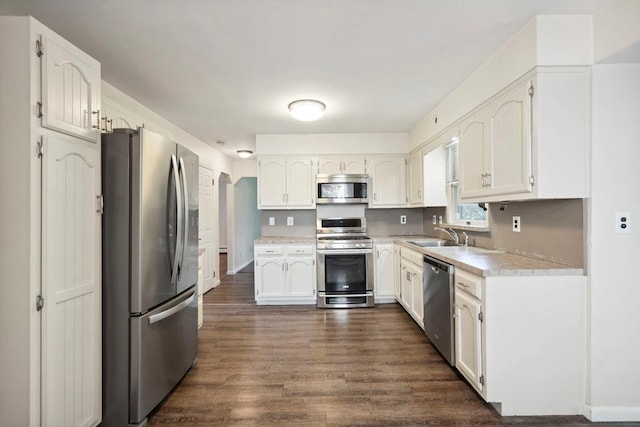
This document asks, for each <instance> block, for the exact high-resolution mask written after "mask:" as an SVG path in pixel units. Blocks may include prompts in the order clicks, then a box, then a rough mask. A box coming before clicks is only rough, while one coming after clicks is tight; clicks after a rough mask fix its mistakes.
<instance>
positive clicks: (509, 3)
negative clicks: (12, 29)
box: [0, 0, 608, 154]
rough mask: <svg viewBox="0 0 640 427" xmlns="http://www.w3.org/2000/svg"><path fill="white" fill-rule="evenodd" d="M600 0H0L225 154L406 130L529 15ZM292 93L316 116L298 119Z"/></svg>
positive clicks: (576, 9) (573, 9)
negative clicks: (288, 138)
mask: <svg viewBox="0 0 640 427" xmlns="http://www.w3.org/2000/svg"><path fill="white" fill-rule="evenodd" d="M607 1H608V0H561V1H558V0H321V1H320V0H184V1H176V0H0V14H5V15H8V14H30V15H33V16H34V17H35V18H36V19H38V20H40V21H41V22H42V23H44V24H45V25H47V26H48V27H50V28H52V29H53V30H54V31H56V32H57V33H59V34H60V35H62V36H63V37H65V38H67V39H68V40H70V41H71V42H72V43H74V44H75V45H77V46H78V47H80V48H81V49H82V50H84V51H85V52H87V53H89V54H90V55H91V56H93V57H94V58H96V59H97V60H98V61H100V62H101V63H102V78H103V79H104V80H105V81H107V82H108V83H110V84H111V85H113V86H115V87H116V88H118V89H120V90H121V91H123V92H124V93H126V94H128V95H129V96H131V97H133V98H134V99H136V100H137V101H139V102H141V103H142V104H144V105H146V106H147V107H149V108H150V109H152V110H154V111H155V112H156V113H158V114H160V115H161V116H163V117H165V118H167V119H168V120H170V121H171V122H173V123H174V124H175V125H177V126H179V127H181V128H182V129H184V130H186V131H187V132H189V133H191V134H192V135H194V136H196V137H198V138H200V139H202V140H203V141H205V142H207V143H209V144H211V145H212V146H214V147H216V148H217V149H221V150H222V151H224V152H226V153H229V154H230V153H233V152H235V150H236V149H238V148H249V149H254V147H255V135H256V134H261V133H334V132H338V133H348V132H406V131H408V130H409V129H410V128H411V127H412V126H413V125H414V124H415V123H416V122H417V121H418V120H420V119H421V118H422V117H423V116H425V115H426V113H428V112H429V111H430V110H431V109H432V108H433V107H434V105H436V104H437V103H438V102H439V101H440V100H441V99H442V98H443V97H444V96H446V95H447V94H448V93H449V92H450V91H451V90H452V89H454V88H455V87H456V86H457V85H458V84H459V83H460V82H461V81H462V80H463V79H464V78H465V77H466V76H467V75H469V74H470V73H471V72H472V71H473V70H474V69H475V68H476V67H477V66H478V65H479V64H481V63H482V62H483V61H484V60H485V59H486V58H487V57H488V56H489V55H490V54H491V53H492V52H493V51H495V50H496V49H497V48H498V47H499V46H500V45H501V44H503V43H504V42H505V41H506V40H507V39H509V37H511V36H512V35H513V34H514V33H515V32H516V31H517V30H518V29H519V28H521V27H522V26H523V25H524V24H525V23H526V22H527V21H528V20H529V19H531V18H532V17H533V16H534V15H537V14H567V13H570V14H583V13H591V12H592V11H593V10H595V9H597V8H598V7H599V6H601V5H603V4H605V3H606V2H607ZM299 98H315V99H319V100H321V101H323V102H324V103H325V104H326V105H327V110H326V115H325V117H324V118H323V119H321V120H320V121H318V122H313V123H302V122H296V121H295V120H293V119H292V118H291V117H290V116H289V115H288V111H287V104H288V103H289V102H291V101H292V100H295V99H299ZM217 140H222V141H225V144H224V145H223V146H220V145H217V144H216V141H217Z"/></svg>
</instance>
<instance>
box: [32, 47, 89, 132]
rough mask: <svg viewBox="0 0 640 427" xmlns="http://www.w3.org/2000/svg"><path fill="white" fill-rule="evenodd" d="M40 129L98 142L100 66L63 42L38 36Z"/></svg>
mask: <svg viewBox="0 0 640 427" xmlns="http://www.w3.org/2000/svg"><path fill="white" fill-rule="evenodd" d="M40 42H41V44H42V48H41V50H42V57H41V58H42V126H43V127H45V128H49V129H53V130H56V131H59V132H63V133H66V134H69V135H73V136H77V137H80V138H83V139H86V140H87V141H92V142H95V143H98V142H99V140H100V126H101V123H100V111H99V108H100V102H99V100H100V63H99V62H97V61H96V60H94V59H93V58H91V57H90V56H88V55H87V54H85V53H84V52H82V51H81V50H79V49H78V48H76V47H75V46H73V45H72V44H71V43H68V42H64V41H63V40H57V39H56V40H53V39H52V38H48V37H46V36H41V41H40Z"/></svg>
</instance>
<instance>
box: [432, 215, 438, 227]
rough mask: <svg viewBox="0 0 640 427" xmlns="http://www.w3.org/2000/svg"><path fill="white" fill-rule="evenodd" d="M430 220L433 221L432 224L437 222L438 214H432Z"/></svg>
mask: <svg viewBox="0 0 640 427" xmlns="http://www.w3.org/2000/svg"><path fill="white" fill-rule="evenodd" d="M431 222H433V224H434V225H436V224H438V215H434V216H433V218H432V219H431Z"/></svg>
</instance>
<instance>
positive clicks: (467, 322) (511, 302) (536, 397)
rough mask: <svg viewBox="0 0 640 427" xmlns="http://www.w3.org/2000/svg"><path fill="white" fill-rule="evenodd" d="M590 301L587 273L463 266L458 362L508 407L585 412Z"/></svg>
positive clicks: (484, 392)
mask: <svg viewBox="0 0 640 427" xmlns="http://www.w3.org/2000/svg"><path fill="white" fill-rule="evenodd" d="M550 295H551V296H552V297H550ZM585 309H586V278H585V277H584V276H568V275H567V276H564V275H563V276H553V275H538V276H487V277H480V276H477V275H475V274H472V273H470V272H468V271H466V270H464V269H462V268H457V269H456V272H455V313H454V322H455V328H454V330H455V361H456V368H457V369H458V370H459V371H460V373H462V375H463V376H464V377H465V378H466V379H467V380H468V381H469V383H470V384H471V385H472V386H473V387H474V388H475V389H476V390H477V391H478V393H479V394H480V395H481V396H482V397H483V398H484V399H485V400H486V401H487V402H491V403H494V404H497V405H494V406H496V409H498V411H499V412H500V413H501V414H502V415H543V414H544V415H566V414H580V413H582V405H583V404H584V392H585V390H584V369H585V362H584V346H585V345H586V338H585V324H586V323H585Z"/></svg>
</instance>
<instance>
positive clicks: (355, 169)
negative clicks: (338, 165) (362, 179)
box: [342, 157, 367, 174]
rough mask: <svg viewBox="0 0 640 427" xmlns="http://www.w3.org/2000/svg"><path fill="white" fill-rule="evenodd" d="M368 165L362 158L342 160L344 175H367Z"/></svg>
mask: <svg viewBox="0 0 640 427" xmlns="http://www.w3.org/2000/svg"><path fill="white" fill-rule="evenodd" d="M366 163H367V162H366V161H365V160H364V159H363V158H361V157H345V158H344V159H343V160H342V173H358V174H363V173H367V167H366Z"/></svg>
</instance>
